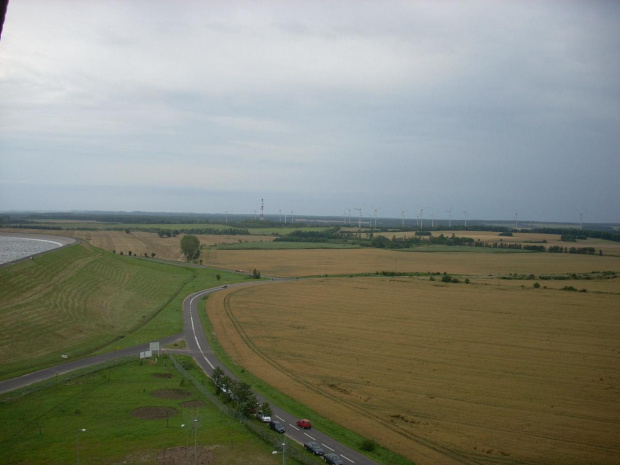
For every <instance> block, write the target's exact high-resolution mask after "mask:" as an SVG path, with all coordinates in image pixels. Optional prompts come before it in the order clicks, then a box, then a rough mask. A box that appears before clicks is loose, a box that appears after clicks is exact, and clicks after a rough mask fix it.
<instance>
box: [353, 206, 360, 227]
mask: <svg viewBox="0 0 620 465" xmlns="http://www.w3.org/2000/svg"><path fill="white" fill-rule="evenodd" d="M353 210H357V211H359V212H360V219H359V224H358V226H357V227H358V229H362V209H361V208H353Z"/></svg>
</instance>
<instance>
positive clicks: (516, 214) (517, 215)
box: [515, 212, 519, 229]
mask: <svg viewBox="0 0 620 465" xmlns="http://www.w3.org/2000/svg"><path fill="white" fill-rule="evenodd" d="M518 217H519V212H515V229H517V226H518V223H517V218H518Z"/></svg>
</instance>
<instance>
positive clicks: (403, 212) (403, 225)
mask: <svg viewBox="0 0 620 465" xmlns="http://www.w3.org/2000/svg"><path fill="white" fill-rule="evenodd" d="M406 211H407V210H402V211H401V212H400V216H401V217H402V219H403V224H402V227H403V228H404V227H405V212H406Z"/></svg>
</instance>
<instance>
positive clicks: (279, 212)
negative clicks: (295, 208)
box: [278, 208, 282, 223]
mask: <svg viewBox="0 0 620 465" xmlns="http://www.w3.org/2000/svg"><path fill="white" fill-rule="evenodd" d="M278 216H279V217H280V223H282V209H281V208H280V209H279V210H278Z"/></svg>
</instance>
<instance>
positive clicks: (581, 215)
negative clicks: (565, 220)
mask: <svg viewBox="0 0 620 465" xmlns="http://www.w3.org/2000/svg"><path fill="white" fill-rule="evenodd" d="M575 210H577V209H576V208H575ZM577 213H579V225H580V228H581V229H582V230H583V213H581V212H580V211H579V210H577Z"/></svg>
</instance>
